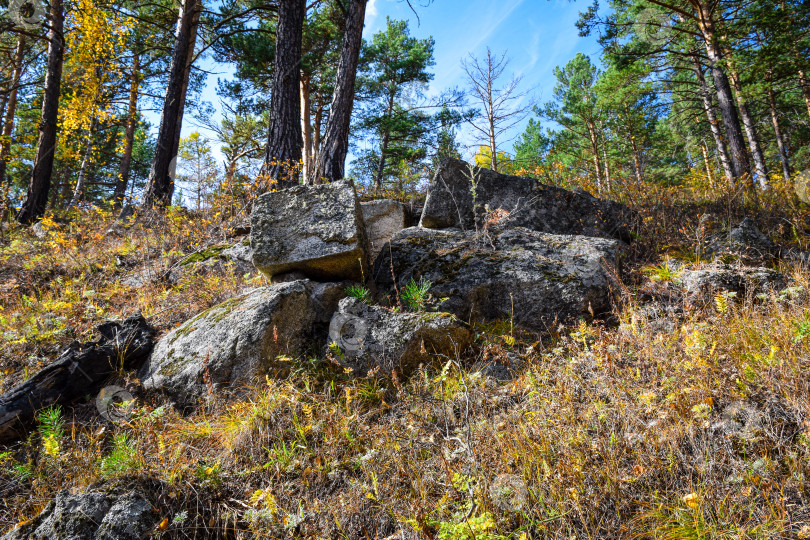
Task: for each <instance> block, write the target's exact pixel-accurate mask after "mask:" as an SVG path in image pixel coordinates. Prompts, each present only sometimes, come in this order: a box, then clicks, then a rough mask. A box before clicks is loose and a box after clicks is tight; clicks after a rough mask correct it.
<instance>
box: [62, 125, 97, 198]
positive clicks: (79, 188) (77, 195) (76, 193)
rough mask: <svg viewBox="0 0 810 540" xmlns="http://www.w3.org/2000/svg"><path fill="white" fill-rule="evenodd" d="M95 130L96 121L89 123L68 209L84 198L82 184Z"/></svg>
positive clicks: (88, 164) (88, 162) (91, 150)
mask: <svg viewBox="0 0 810 540" xmlns="http://www.w3.org/2000/svg"><path fill="white" fill-rule="evenodd" d="M95 129H96V119H95V118H93V120H92V121H91V122H90V129H88V130H87V141H86V142H85V144H84V156H83V157H82V164H81V166H80V167H79V177H78V178H77V179H76V188H75V189H74V190H73V197H71V199H70V203H69V204H68V208H73V207H74V206H77V205H78V204H79V202H80V201H81V200H82V199H83V198H84V184H85V178H87V168H88V167H89V166H90V156H91V155H92V153H93V132H94V131H95Z"/></svg>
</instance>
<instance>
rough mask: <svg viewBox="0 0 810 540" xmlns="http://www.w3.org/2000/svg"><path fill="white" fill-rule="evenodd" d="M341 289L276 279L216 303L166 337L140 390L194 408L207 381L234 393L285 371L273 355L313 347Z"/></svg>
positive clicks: (148, 366)
mask: <svg viewBox="0 0 810 540" xmlns="http://www.w3.org/2000/svg"><path fill="white" fill-rule="evenodd" d="M345 286H346V284H345V283H343V284H341V283H313V282H310V281H308V280H300V281H293V282H289V283H279V284H275V285H270V286H268V287H264V288H261V289H256V290H253V291H251V292H248V293H245V294H243V295H242V296H238V297H236V298H232V299H230V300H227V301H225V302H223V303H221V304H219V305H216V306H214V307H212V308H211V309H209V310H207V311H204V312H203V313H200V314H199V315H197V316H196V317H194V318H193V319H191V320H189V321H187V322H186V323H184V324H182V325H181V326H179V327H177V328H175V329H174V330H172V331H171V332H169V333H168V334H166V335H165V336H164V337H163V338H162V339H161V340H160V341H159V342H158V344H157V345H156V346H155V349H154V351H153V352H152V356H151V357H150V359H149V361H148V362H147V364H146V365H145V366H144V367H143V368H142V369H141V372H140V373H139V375H140V377H141V380H142V381H143V384H144V386H145V387H146V388H147V389H159V390H162V391H164V392H166V393H167V394H168V395H170V396H172V397H173V398H174V399H176V400H177V401H178V403H180V404H181V405H193V404H195V403H196V402H198V401H199V400H200V398H203V397H205V396H206V395H207V394H208V391H209V383H210V385H211V387H212V389H213V390H220V389H223V390H224V389H226V388H227V389H229V391H230V392H231V393H234V392H238V391H239V390H241V389H243V387H245V386H247V385H250V384H252V383H254V382H256V381H257V380H258V379H259V378H260V377H262V376H264V375H265V374H267V373H270V372H272V371H284V369H285V367H284V366H283V365H281V364H279V363H278V362H277V360H276V359H277V357H279V356H282V355H286V356H293V357H294V356H297V355H299V354H302V353H304V352H306V351H307V350H308V349H310V348H314V347H317V346H318V345H317V344H313V343H311V340H312V339H313V338H314V337H315V336H316V335H318V334H319V333H320V334H322V335H325V334H326V325H327V324H328V322H329V318H330V317H331V315H332V313H333V312H334V310H335V309H336V307H337V303H338V301H339V300H340V299H341V298H342V297H343V296H345V292H344V291H345ZM319 330H320V332H319Z"/></svg>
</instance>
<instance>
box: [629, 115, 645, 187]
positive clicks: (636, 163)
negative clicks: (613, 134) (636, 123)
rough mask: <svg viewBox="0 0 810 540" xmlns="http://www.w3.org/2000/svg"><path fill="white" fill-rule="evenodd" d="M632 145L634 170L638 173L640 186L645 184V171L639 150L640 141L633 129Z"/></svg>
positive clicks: (637, 177)
mask: <svg viewBox="0 0 810 540" xmlns="http://www.w3.org/2000/svg"><path fill="white" fill-rule="evenodd" d="M630 147H631V148H632V150H633V171H634V172H635V174H636V183H637V184H638V186H641V185H643V184H644V171H643V170H642V168H641V152H639V150H638V142H636V136H635V134H634V133H633V130H632V129H631V130H630Z"/></svg>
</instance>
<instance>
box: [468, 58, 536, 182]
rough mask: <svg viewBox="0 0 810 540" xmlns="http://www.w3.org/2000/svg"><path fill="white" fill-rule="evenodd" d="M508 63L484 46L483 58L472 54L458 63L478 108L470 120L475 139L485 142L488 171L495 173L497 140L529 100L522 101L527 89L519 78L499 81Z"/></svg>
mask: <svg viewBox="0 0 810 540" xmlns="http://www.w3.org/2000/svg"><path fill="white" fill-rule="evenodd" d="M508 65H509V59H508V58H507V57H506V53H503V54H502V55H500V56H493V54H492V51H491V50H490V49H489V47H487V55H486V58H482V59H479V58H476V57H475V56H474V55H472V54H471V55H470V57H469V58H468V59H466V60H463V61H462V62H461V66H462V68H463V69H464V73H465V74H466V75H467V79H468V82H469V85H470V94H471V97H472V103H473V104H477V105H479V106H480V107H481V108H482V110H480V111H479V112H478V114H477V115H476V116H474V117H473V118H472V119H471V120H470V125H472V127H473V129H474V130H475V132H476V135H477V139H478V140H481V141H485V142H486V145H487V146H488V147H489V150H490V152H491V153H492V170H493V171H495V172H498V142H499V141H500V137H501V135H503V133H504V132H505V131H507V130H509V129H510V128H512V127H514V126H515V125H516V124H517V123H518V122H520V121H522V120H523V119H524V118H526V115H528V114H529V111H530V110H531V105H532V104H531V102H526V103H523V100H524V98H525V97H526V95H527V92H525V91H521V90H520V89H519V88H518V87H519V86H520V82H521V77H515V76H512V78H511V79H510V80H509V82H507V83H506V84H505V85H504V86H502V87H499V86H498V85H499V84H500V80H501V78H502V77H503V75H504V72H505V71H506V68H507V66H508Z"/></svg>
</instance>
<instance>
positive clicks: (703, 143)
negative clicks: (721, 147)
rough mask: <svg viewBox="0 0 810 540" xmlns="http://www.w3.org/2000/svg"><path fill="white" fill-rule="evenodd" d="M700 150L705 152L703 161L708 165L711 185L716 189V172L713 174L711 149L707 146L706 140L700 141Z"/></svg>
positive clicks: (707, 174) (707, 173)
mask: <svg viewBox="0 0 810 540" xmlns="http://www.w3.org/2000/svg"><path fill="white" fill-rule="evenodd" d="M700 150H701V151H702V152H703V163H704V164H705V165H706V176H707V177H708V179H709V185H710V186H711V188H712V189H714V174H712V164H711V162H710V161H709V149H708V148H706V141H700Z"/></svg>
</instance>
